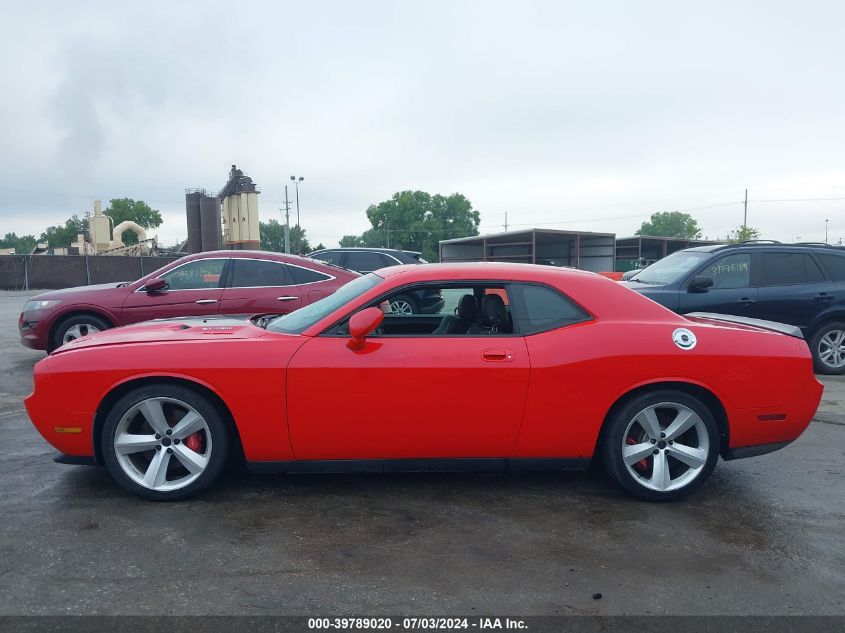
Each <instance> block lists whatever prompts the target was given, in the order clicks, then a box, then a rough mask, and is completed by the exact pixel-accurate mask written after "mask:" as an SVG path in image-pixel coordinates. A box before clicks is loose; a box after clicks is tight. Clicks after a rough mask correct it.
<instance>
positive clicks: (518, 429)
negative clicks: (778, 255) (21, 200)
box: [26, 263, 822, 501]
mask: <svg viewBox="0 0 845 633" xmlns="http://www.w3.org/2000/svg"><path fill="white" fill-rule="evenodd" d="M431 289H435V290H438V291H439V292H440V293H441V295H442V296H443V298H444V308H443V309H442V310H441V312H440V313H439V314H395V313H391V312H390V299H391V297H392V296H393V295H396V294H398V293H406V294H407V293H408V292H415V291H425V290H431ZM821 393H822V385H821V384H820V383H819V382H818V381H817V380H816V379H815V377H814V375H813V368H812V361H811V358H810V352H809V350H808V348H807V344H806V343H805V342H804V341H803V340H802V338H801V333H800V331H799V330H798V329H797V328H793V327H790V326H785V325H781V324H777V323H771V322H767V321H757V320H752V319H743V318H740V317H730V316H724V315H709V314H697V315H687V316H686V317H683V316H679V315H676V314H674V313H673V312H671V311H669V310H667V309H665V308H663V307H662V306H660V305H658V304H657V303H654V302H653V301H651V300H650V299H646V298H645V297H643V296H642V295H640V294H638V293H636V292H633V291H631V290H628V289H627V288H624V287H622V286H621V285H620V284H619V283H617V282H614V281H611V280H609V279H606V278H604V277H601V276H599V275H596V274H593V273H588V272H582V271H577V270H565V269H560V268H550V267H547V266H532V265H527V264H500V263H485V264H442V265H429V266H413V265H411V266H396V267H393V268H385V269H382V270H380V271H376V272H375V273H371V274H368V275H365V276H363V277H358V278H357V279H355V280H353V281H351V282H350V283H348V284H346V285H344V286H342V287H341V288H340V289H339V290H338V291H337V292H335V293H334V294H332V295H330V296H328V297H326V298H324V299H322V300H320V301H317V302H315V303H312V304H310V305H308V306H305V307H303V308H301V309H299V310H296V311H294V312H291V313H290V314H287V315H284V316H275V315H259V316H254V317H252V318H243V319H236V318H231V317H206V318H203V317H195V318H180V319H172V320H164V321H152V322H147V323H141V324H137V325H131V326H127V327H121V328H116V329H112V330H107V331H105V332H100V333H97V334H93V335H91V336H85V337H82V338H79V339H77V340H74V341H71V342H70V343H68V344H66V345H63V346H62V347H60V348H59V349H58V350H57V351H55V352H54V353H53V354H51V355H50V356H48V357H47V358H45V359H44V360H42V361H40V362H39V363H38V364H37V365H36V366H35V390H34V393H33V394H31V395H30V396H29V397H28V398H27V399H26V407H27V411H28V412H29V415H30V417H31V418H32V420H33V422H34V424H35V426H36V427H37V428H38V430H39V431H40V432H41V434H42V435H43V436H44V437H45V438H46V439H47V441H48V442H49V443H50V444H52V445H53V446H55V447H56V448H57V449H58V450H59V451H60V452H61V455H59V456H58V457H57V458H56V459H57V461H60V462H63V463H72V464H78V463H96V464H99V465H102V466H105V467H106V468H107V469H108V471H109V473H110V474H111V475H112V477H113V478H114V479H115V480H116V481H117V482H118V483H119V484H120V485H121V486H123V487H124V488H125V489H127V490H129V491H131V492H134V493H136V494H137V495H140V496H141V497H145V498H147V499H154V500H170V499H183V498H185V497H189V496H191V495H194V494H196V493H198V492H200V491H201V490H203V489H205V488H207V487H208V486H209V485H210V484H211V483H212V482H213V481H214V479H215V478H216V477H217V476H218V475H219V474H220V471H221V469H222V467H223V465H224V462H226V460H227V458H228V457H236V456H239V455H241V454H242V456H243V457H244V458H245V460H246V462H247V464H248V466H249V467H250V468H251V469H253V470H255V471H259V472H278V471H283V472H327V471H328V472H336V471H356V472H361V471H420V470H465V469H472V470H477V469H485V470H487V469H494V470H495V469H499V470H502V469H506V470H519V469H532V470H536V469H568V468H579V467H584V466H586V465H587V464H588V463H589V461H590V460H591V459H594V458H597V459H600V460H601V461H602V462H603V464H604V466H605V467H606V468H607V470H608V472H609V473H610V475H611V476H612V477H613V479H614V480H616V481H617V482H618V483H619V485H621V486H622V487H623V488H625V489H626V490H628V491H629V492H631V493H633V494H634V495H636V496H638V497H641V498H643V499H648V500H655V501H660V500H670V499H676V498H678V497H680V496H682V495H685V494H687V493H689V492H691V491H692V490H694V489H695V488H697V487H698V486H700V485H701V484H702V483H703V482H704V480H705V479H706V478H707V477H708V476H709V475H710V473H711V472H712V470H713V468H714V467H715V465H716V461H717V460H718V458H719V456H720V455H721V456H722V457H723V458H724V459H735V458H739V457H748V456H752V455H760V454H763V453H768V452H770V451H774V450H777V449H779V448H782V447H783V446H785V445H787V444H789V443H790V442H792V441H793V440H795V439H796V438H797V437H798V436H799V435H800V434H801V433H802V431H803V430H804V429H805V428H806V427H807V425H808V424H809V422H810V420H811V419H812V417H813V414H814V413H815V411H816V407H817V406H818V404H819V400H820V398H821ZM415 402H426V403H435V404H436V406H414V403H415ZM397 412H402V413H401V415H399V414H398V413H397Z"/></svg>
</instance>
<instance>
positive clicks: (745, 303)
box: [737, 297, 757, 307]
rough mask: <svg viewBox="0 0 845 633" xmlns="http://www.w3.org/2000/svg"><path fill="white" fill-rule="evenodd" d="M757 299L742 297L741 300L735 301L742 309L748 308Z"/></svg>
mask: <svg viewBox="0 0 845 633" xmlns="http://www.w3.org/2000/svg"><path fill="white" fill-rule="evenodd" d="M756 301H757V299H752V298H751V297H742V298H741V299H737V303H738V304H739V305H741V306H743V307H747V306H750V305H751V304H752V303H755V302H756Z"/></svg>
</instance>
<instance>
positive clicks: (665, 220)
mask: <svg viewBox="0 0 845 633" xmlns="http://www.w3.org/2000/svg"><path fill="white" fill-rule="evenodd" d="M635 235H653V236H655V237H684V238H687V239H695V238H699V237H701V229H700V228H698V222H697V221H696V220H695V219H694V218H693V217H692V216H691V215H690V214H689V213H682V212H680V211H658V212H657V213H652V214H651V219H650V220H649V221H648V222H643V223H642V225H641V226H640V228H639V230H638V231H637V232H636V233H635Z"/></svg>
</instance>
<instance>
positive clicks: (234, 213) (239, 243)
mask: <svg viewBox="0 0 845 633" xmlns="http://www.w3.org/2000/svg"><path fill="white" fill-rule="evenodd" d="M259 193H260V192H259V190H258V187H257V186H256V184H255V183H254V182H253V181H252V178H250V177H249V176H247V175H245V174H244V172H243V171H242V170H240V169H238V168H237V166H235V165H232V169H231V171H230V172H229V181H228V182H227V183H226V186H225V187H223V189H221V190H220V200H221V201H222V204H223V222H224V223H225V225H226V247H227V248H232V249H238V250H240V249H253V248H260V247H261V236H260V235H259V216H258V194H259Z"/></svg>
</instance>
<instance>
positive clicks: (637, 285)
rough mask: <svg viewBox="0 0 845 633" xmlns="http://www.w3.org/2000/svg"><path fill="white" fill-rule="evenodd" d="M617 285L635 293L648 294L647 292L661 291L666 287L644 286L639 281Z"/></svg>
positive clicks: (659, 285)
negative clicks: (644, 292)
mask: <svg viewBox="0 0 845 633" xmlns="http://www.w3.org/2000/svg"><path fill="white" fill-rule="evenodd" d="M619 285H621V286H625V287H626V288H630V289H631V290H636V291H637V292H643V291H646V292H648V291H649V290H661V289H663V288H665V287H666V284H646V283H641V282H639V281H620V282H619Z"/></svg>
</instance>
